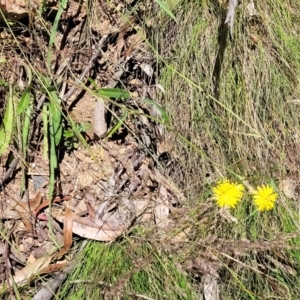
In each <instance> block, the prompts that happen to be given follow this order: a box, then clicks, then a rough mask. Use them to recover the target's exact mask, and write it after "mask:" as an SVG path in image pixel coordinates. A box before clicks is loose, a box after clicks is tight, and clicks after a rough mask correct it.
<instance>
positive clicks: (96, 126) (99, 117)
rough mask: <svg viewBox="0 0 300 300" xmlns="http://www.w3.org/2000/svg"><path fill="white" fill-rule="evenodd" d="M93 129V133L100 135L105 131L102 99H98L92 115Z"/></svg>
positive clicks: (103, 102) (104, 109)
mask: <svg viewBox="0 0 300 300" xmlns="http://www.w3.org/2000/svg"><path fill="white" fill-rule="evenodd" d="M92 123H93V130H94V133H95V134H96V135H97V136H98V137H101V136H102V135H104V134H105V133H106V132H107V121H106V106H105V100H104V99H98V101H97V103H96V106H95V109H94V116H93V122H92Z"/></svg>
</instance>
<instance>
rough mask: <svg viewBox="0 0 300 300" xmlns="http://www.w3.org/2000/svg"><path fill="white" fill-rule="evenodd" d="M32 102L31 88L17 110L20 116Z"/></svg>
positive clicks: (25, 92)
mask: <svg viewBox="0 0 300 300" xmlns="http://www.w3.org/2000/svg"><path fill="white" fill-rule="evenodd" d="M30 100H31V97H30V88H29V87H28V88H27V89H26V90H25V91H24V93H23V95H22V97H21V100H20V102H19V104H18V108H17V113H18V114H20V113H22V112H24V111H25V109H26V108H27V107H28V105H29V104H30Z"/></svg>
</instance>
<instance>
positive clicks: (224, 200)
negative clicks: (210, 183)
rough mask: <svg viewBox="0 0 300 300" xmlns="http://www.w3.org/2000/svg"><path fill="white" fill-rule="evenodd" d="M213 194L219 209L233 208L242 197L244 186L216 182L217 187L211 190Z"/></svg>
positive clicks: (227, 181) (227, 182) (225, 181)
mask: <svg viewBox="0 0 300 300" xmlns="http://www.w3.org/2000/svg"><path fill="white" fill-rule="evenodd" d="M213 192H214V198H215V200H216V201H217V204H218V205H219V206H220V207H224V206H226V207H232V208H234V207H235V206H236V204H237V203H238V202H239V201H241V199H242V197H243V192H244V186H243V185H242V184H238V183H236V182H234V183H232V182H230V181H229V180H228V179H224V180H222V181H219V182H218V184H217V186H216V187H214V188H213Z"/></svg>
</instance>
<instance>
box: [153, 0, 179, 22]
mask: <svg viewBox="0 0 300 300" xmlns="http://www.w3.org/2000/svg"><path fill="white" fill-rule="evenodd" d="M155 1H156V3H157V4H158V5H159V6H160V8H161V9H162V10H163V11H165V12H166V13H167V14H168V15H169V16H170V17H171V18H172V19H173V20H174V21H176V22H177V19H176V17H175V16H174V14H173V13H172V12H171V10H170V8H169V7H168V6H167V4H166V3H165V2H164V1H162V0H155Z"/></svg>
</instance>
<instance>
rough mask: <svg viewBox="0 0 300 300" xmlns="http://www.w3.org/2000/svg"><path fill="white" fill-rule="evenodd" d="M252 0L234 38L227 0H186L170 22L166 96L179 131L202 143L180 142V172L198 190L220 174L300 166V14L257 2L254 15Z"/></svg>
mask: <svg viewBox="0 0 300 300" xmlns="http://www.w3.org/2000/svg"><path fill="white" fill-rule="evenodd" d="M247 4H248V3H243V4H241V5H240V6H239V7H238V9H237V12H236V19H235V24H234V36H233V39H232V40H230V38H229V33H228V30H227V29H226V25H224V21H225V17H226V10H227V3H224V4H222V3H221V2H220V1H217V2H216V1H208V2H201V1H200V2H199V1H179V3H178V5H177V10H176V13H175V15H176V17H177V19H178V24H176V23H174V22H173V21H172V20H171V21H168V22H165V23H164V22H163V21H162V23H163V24H165V25H164V28H165V30H162V31H161V32H163V36H162V37H161V41H160V42H161V49H162V52H163V53H162V56H163V57H164V58H166V57H167V59H166V61H165V62H166V66H165V68H164V69H163V71H162V74H161V82H160V83H161V84H162V85H163V86H164V88H165V90H166V94H165V95H164V99H162V102H163V104H164V106H165V107H166V110H167V111H168V113H169V114H170V117H171V119H172V120H173V125H174V127H175V129H176V132H179V133H180V134H183V135H184V136H185V137H186V138H187V139H188V140H189V141H190V142H191V143H192V144H194V145H195V146H197V148H198V151H195V150H194V149H193V148H192V147H191V146H190V145H189V144H187V143H185V142H181V143H177V144H176V143H175V144H174V143H173V146H174V149H176V152H177V154H179V160H181V164H184V165H185V166H187V167H185V172H186V176H185V177H183V176H181V175H180V174H178V178H184V179H183V180H182V186H183V187H184V188H185V189H186V190H187V191H188V190H189V186H193V187H192V188H191V190H192V191H193V193H191V194H193V195H196V194H197V187H198V188H199V189H198V191H199V190H200V189H201V188H202V187H203V183H205V182H208V181H207V179H208V178H209V179H210V180H211V179H215V178H216V177H218V176H219V175H218V174H219V173H222V174H226V173H227V172H228V171H230V172H232V171H234V172H236V173H238V174H243V176H256V173H257V172H256V170H257V168H258V167H259V172H260V174H266V173H270V172H271V174H273V175H274V176H279V175H281V174H284V173H285V172H287V171H289V172H297V171H298V170H297V168H296V167H294V168H293V167H292V166H291V165H292V164H296V162H297V160H296V158H295V157H294V156H293V155H292V154H291V150H290V149H291V148H293V147H295V146H296V145H297V144H298V143H299V138H298V136H299V132H298V125H297V124H298V115H299V106H297V105H296V104H295V103H294V102H293V99H297V98H298V96H299V84H298V83H299V82H298V77H299V70H300V63H299V60H298V59H296V57H295V55H296V53H299V50H300V42H299V38H298V35H297V34H296V32H297V30H299V27H300V25H299V21H297V20H295V16H296V14H295V13H293V11H292V10H291V8H290V7H289V6H288V5H287V4H285V3H283V2H282V1H265V2H264V3H256V4H255V8H256V13H255V15H254V16H252V17H251V16H249V14H248V12H247V11H248V10H247ZM195 11H196V12H197V13H194V12H195ZM292 20H293V21H292ZM199 153H200V154H199ZM195 166H196V167H195ZM181 171H182V170H181V169H180V171H179V172H178V173H180V172H181Z"/></svg>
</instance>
